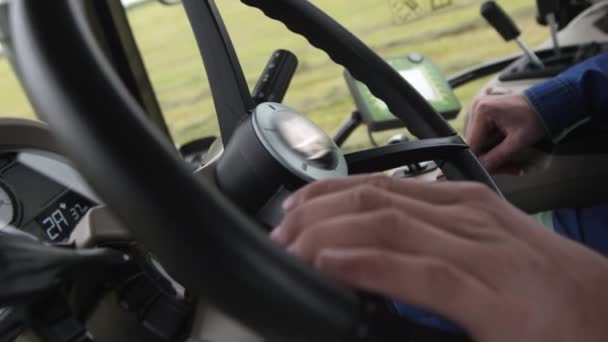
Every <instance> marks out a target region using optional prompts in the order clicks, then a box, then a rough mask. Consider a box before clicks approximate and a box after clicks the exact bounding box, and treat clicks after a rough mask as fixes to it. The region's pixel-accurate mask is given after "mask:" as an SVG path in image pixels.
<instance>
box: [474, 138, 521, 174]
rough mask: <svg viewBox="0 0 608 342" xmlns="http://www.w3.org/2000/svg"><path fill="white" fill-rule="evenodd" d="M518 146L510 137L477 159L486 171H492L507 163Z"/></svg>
mask: <svg viewBox="0 0 608 342" xmlns="http://www.w3.org/2000/svg"><path fill="white" fill-rule="evenodd" d="M518 149H519V146H518V145H517V144H516V143H515V139H513V137H512V136H507V137H506V138H505V139H504V140H503V141H502V142H501V143H500V144H498V145H496V146H495V147H494V148H492V149H491V150H490V151H488V152H487V153H486V154H484V155H483V156H481V157H480V158H479V159H480V161H481V163H482V164H483V165H484V166H485V168H486V169H487V170H488V171H490V172H491V171H494V170H496V169H497V168H499V167H500V166H501V165H502V164H504V163H505V162H506V161H508V160H509V159H510V158H511V156H513V154H514V153H515V152H517V150H518Z"/></svg>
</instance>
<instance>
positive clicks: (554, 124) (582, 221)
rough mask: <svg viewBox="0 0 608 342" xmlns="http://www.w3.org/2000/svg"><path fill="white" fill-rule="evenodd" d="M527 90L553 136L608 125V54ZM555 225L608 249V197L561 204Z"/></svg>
mask: <svg viewBox="0 0 608 342" xmlns="http://www.w3.org/2000/svg"><path fill="white" fill-rule="evenodd" d="M525 95H526V97H527V98H528V101H529V102H530V104H531V105H532V107H533V108H534V109H535V110H536V112H537V113H538V114H539V115H540V117H541V118H542V120H543V122H544V124H545V128H546V129H547V133H548V134H549V136H550V137H553V138H556V137H558V136H560V135H561V134H562V133H563V132H564V131H567V130H568V129H569V128H570V127H572V126H574V125H576V124H577V123H580V122H582V121H583V120H592V121H593V122H595V123H597V124H598V125H607V124H608V113H604V112H608V54H603V55H600V56H597V57H594V58H591V59H589V60H587V61H586V62H583V63H581V64H578V65H577V66H575V67H573V68H571V69H569V70H567V71H565V72H564V73H562V74H560V75H559V76H557V77H555V78H553V79H550V80H548V81H545V82H543V83H540V84H538V85H536V86H534V87H532V88H530V89H528V90H526V91H525ZM607 126H608V125H607ZM606 176H607V177H608V175H606ZM607 190H608V189H607ZM607 193H608V191H607ZM607 200H608V199H607ZM553 227H554V229H555V231H556V232H557V233H559V234H562V235H563V236H566V237H568V238H570V239H572V240H575V241H578V242H580V243H583V244H585V245H586V246H588V247H590V248H592V249H594V250H596V251H598V252H600V253H603V254H606V255H608V203H607V204H604V205H598V206H596V207H593V208H576V209H575V208H570V209H558V210H555V211H554V212H553ZM394 305H395V308H396V310H397V312H398V313H399V314H400V315H402V316H403V317H407V318H409V319H412V320H414V321H416V322H417V323H420V324H423V325H426V326H430V327H435V328H438V329H442V330H446V331H451V332H461V331H462V330H461V329H460V328H459V327H458V326H456V325H455V324H453V323H451V322H449V321H447V320H446V319H443V318H441V317H440V316H438V315H435V314H433V313H430V312H428V311H425V310H423V309H420V308H416V307H412V306H410V305H404V304H400V303H395V304H394Z"/></svg>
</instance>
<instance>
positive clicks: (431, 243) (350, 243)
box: [288, 209, 478, 264]
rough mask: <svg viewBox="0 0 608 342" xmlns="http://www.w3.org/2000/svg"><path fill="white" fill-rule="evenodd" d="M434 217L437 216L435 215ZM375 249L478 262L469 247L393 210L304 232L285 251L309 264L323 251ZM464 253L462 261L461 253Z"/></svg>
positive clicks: (337, 220)
mask: <svg viewBox="0 0 608 342" xmlns="http://www.w3.org/2000/svg"><path fill="white" fill-rule="evenodd" d="M435 216H437V215H435ZM363 247H365V248H376V249H382V250H392V251H397V252H401V253H407V254H413V255H431V256H441V257H445V258H450V259H453V260H457V259H458V260H460V261H461V262H463V263H467V264H468V263H469V260H472V259H478V258H477V257H474V256H472V255H471V254H475V253H477V251H478V250H477V249H475V248H472V246H470V243H469V242H467V241H466V240H464V239H461V238H460V237H458V236H456V235H453V234H451V233H450V232H449V231H447V230H441V229H437V228H436V227H434V226H432V225H431V224H428V223H426V222H423V221H421V220H418V219H417V218H415V217H414V216H411V215H407V214H405V213H404V212H402V211H399V210H396V209H383V210H379V211H374V212H367V213H362V214H352V215H348V216H340V217H335V218H333V219H329V220H325V221H323V222H321V223H319V224H317V225H316V226H314V227H309V228H308V229H305V230H304V231H303V232H302V234H300V235H298V236H297V237H296V238H295V239H294V240H293V242H292V243H291V244H290V245H289V248H288V250H289V251H290V252H291V253H293V254H296V255H298V256H299V257H301V258H303V259H304V260H307V261H309V262H312V261H314V259H315V257H316V256H317V255H318V253H319V252H320V251H321V250H323V249H328V248H329V249H345V248H363ZM463 250H467V253H466V254H467V256H466V258H465V259H463V253H462V252H461V251H463Z"/></svg>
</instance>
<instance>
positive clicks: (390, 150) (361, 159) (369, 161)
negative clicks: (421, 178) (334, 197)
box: [345, 135, 469, 175]
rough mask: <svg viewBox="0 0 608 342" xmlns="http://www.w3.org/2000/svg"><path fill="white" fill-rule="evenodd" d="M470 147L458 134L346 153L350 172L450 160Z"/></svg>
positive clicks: (360, 172)
mask: <svg viewBox="0 0 608 342" xmlns="http://www.w3.org/2000/svg"><path fill="white" fill-rule="evenodd" d="M468 148H469V147H468V146H467V144H465V143H464V141H462V139H461V138H460V137H459V136H457V135H455V136H452V137H448V138H436V139H424V140H418V141H409V142H404V143H400V144H394V145H388V146H382V147H377V148H374V149H369V150H365V151H359V152H354V153H350V154H347V155H346V156H345V158H346V163H347V164H348V171H349V174H351V175H355V174H363V173H373V172H383V171H386V170H390V169H394V168H397V167H400V166H404V165H409V164H414V163H422V162H426V161H430V160H447V159H451V158H452V157H453V156H454V153H455V152H459V151H463V150H467V149H468Z"/></svg>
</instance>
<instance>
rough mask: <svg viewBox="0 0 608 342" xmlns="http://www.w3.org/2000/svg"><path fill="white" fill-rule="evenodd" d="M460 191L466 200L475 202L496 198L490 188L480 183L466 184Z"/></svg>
mask: <svg viewBox="0 0 608 342" xmlns="http://www.w3.org/2000/svg"><path fill="white" fill-rule="evenodd" d="M462 190H463V193H464V194H466V196H467V197H468V198H470V199H472V200H476V201H491V200H493V199H494V198H495V197H496V194H495V193H494V192H493V191H492V190H490V188H488V187H487V186H485V185H483V184H481V183H475V182H469V183H466V184H464V185H463V189H462Z"/></svg>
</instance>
